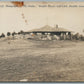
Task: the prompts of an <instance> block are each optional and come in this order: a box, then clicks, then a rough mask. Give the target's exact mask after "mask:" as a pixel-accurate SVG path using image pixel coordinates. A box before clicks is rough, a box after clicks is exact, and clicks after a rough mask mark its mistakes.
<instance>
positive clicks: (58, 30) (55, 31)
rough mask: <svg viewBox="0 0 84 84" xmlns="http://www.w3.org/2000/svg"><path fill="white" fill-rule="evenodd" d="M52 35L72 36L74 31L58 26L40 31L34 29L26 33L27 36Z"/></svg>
mask: <svg viewBox="0 0 84 84" xmlns="http://www.w3.org/2000/svg"><path fill="white" fill-rule="evenodd" d="M30 33H33V34H42V35H44V34H51V35H57V36H59V35H62V34H63V35H71V33H72V31H70V30H67V29H64V28H61V27H58V25H56V26H55V27H51V26H49V25H45V26H43V27H41V28H39V29H33V30H30V31H27V32H25V34H30Z"/></svg>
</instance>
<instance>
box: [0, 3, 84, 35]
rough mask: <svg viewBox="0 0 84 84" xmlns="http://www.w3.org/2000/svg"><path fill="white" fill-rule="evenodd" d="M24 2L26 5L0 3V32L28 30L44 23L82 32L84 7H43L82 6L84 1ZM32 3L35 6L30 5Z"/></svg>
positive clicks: (83, 28) (83, 27)
mask: <svg viewBox="0 0 84 84" xmlns="http://www.w3.org/2000/svg"><path fill="white" fill-rule="evenodd" d="M24 4H25V5H26V6H28V7H13V6H14V5H13V4H12V3H11V2H1V3H0V29H1V30H0V34H1V33H5V34H6V33H7V32H14V31H15V32H19V31H20V30H23V31H28V30H32V29H36V28H40V27H43V26H45V25H50V26H52V27H54V26H55V25H56V24H58V26H59V27H63V28H65V29H68V30H72V31H74V32H79V33H80V34H83V33H84V32H83V30H84V19H83V18H84V7H45V6H48V5H52V6H57V5H62V6H63V5H67V6H69V5H77V6H79V5H80V6H84V5H83V4H84V2H25V3H24ZM2 5H4V7H2ZM7 5H8V6H12V7H7ZM32 5H33V6H35V7H30V6H32ZM39 5H40V7H39ZM23 17H24V18H23Z"/></svg>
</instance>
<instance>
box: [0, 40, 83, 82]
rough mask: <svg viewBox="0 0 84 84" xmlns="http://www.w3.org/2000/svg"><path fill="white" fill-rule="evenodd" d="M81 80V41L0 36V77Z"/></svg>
mask: <svg viewBox="0 0 84 84" xmlns="http://www.w3.org/2000/svg"><path fill="white" fill-rule="evenodd" d="M22 80H23V81H25V80H26V81H30V82H31V81H40V82H41V81H46V82H52V81H53V82H56V81H83V80H84V42H83V41H35V40H22V39H20V40H5V39H4V40H0V81H22Z"/></svg>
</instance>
